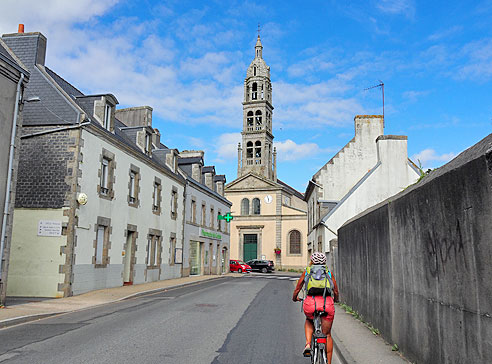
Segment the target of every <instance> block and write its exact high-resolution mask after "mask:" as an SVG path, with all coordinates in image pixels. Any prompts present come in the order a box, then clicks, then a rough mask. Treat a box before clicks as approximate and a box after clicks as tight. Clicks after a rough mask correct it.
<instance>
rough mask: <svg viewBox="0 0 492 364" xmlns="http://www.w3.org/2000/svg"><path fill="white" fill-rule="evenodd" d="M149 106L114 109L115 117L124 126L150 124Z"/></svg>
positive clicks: (150, 113)
mask: <svg viewBox="0 0 492 364" xmlns="http://www.w3.org/2000/svg"><path fill="white" fill-rule="evenodd" d="M153 110H154V109H152V108H151V107H150V106H137V107H127V108H126V109H118V110H116V118H117V119H118V120H119V121H121V122H122V123H123V124H125V125H126V126H150V127H151V126H152V111H153Z"/></svg>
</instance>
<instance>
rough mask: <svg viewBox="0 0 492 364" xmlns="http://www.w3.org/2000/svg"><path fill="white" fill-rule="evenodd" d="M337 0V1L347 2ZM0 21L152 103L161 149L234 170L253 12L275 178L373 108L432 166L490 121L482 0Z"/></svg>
mask: <svg viewBox="0 0 492 364" xmlns="http://www.w3.org/2000/svg"><path fill="white" fill-rule="evenodd" d="M347 3H349V4H348V5H347ZM2 8H3V11H2V13H1V14H0V31H1V32H2V33H11V32H15V31H16V29H17V24H18V23H24V24H25V29H26V32H29V31H40V32H42V33H43V34H45V35H46V36H47V37H48V54H47V60H46V65H47V66H48V67H50V68H52V69H53V70H55V71H56V72H57V73H59V74H60V75H61V76H63V77H64V78H65V79H67V80H68V81H69V82H71V83H72V84H74V85H75V86H76V87H78V88H79V89H81V90H82V91H83V92H85V93H100V92H111V93H113V94H114V95H115V96H116V97H117V98H118V100H119V102H120V105H119V107H129V106H138V105H150V106H152V107H153V108H154V127H157V128H158V129H159V130H160V132H161V133H162V141H163V143H165V144H166V145H167V146H169V147H174V148H178V149H180V150H183V149H203V150H205V152H206V154H205V160H206V164H209V165H210V164H214V165H215V166H216V170H217V172H218V173H221V174H226V176H227V180H228V181H229V182H230V181H232V180H233V179H234V178H236V166H237V142H238V141H239V140H240V134H239V133H240V131H241V128H242V105H241V102H242V96H243V95H242V92H243V81H244V77H245V74H246V69H247V67H248V65H249V63H250V62H251V60H252V59H253V56H254V44H255V41H256V35H257V26H258V23H260V24H261V38H262V43H263V47H264V48H263V57H264V59H265V60H266V62H267V64H268V65H270V67H271V79H272V83H273V105H274V107H275V110H274V114H273V127H274V135H275V143H276V146H277V150H278V176H279V178H280V179H282V180H283V181H285V182H287V183H289V184H291V185H292V186H293V187H295V188H297V189H298V190H300V191H301V192H304V190H305V186H306V184H307V181H308V180H309V179H310V178H311V177H312V175H313V174H314V173H315V172H316V171H317V170H318V169H319V168H320V167H322V166H323V165H324V164H325V163H326V162H327V161H328V160H329V159H330V158H331V157H333V155H334V154H335V153H336V152H337V151H338V150H339V149H340V148H341V147H343V146H344V145H345V144H346V143H347V142H348V141H349V140H350V139H351V138H352V137H353V134H354V130H353V118H354V116H355V115H358V114H378V113H381V93H380V91H379V90H378V89H372V90H368V91H365V90H364V89H365V88H367V87H370V86H372V85H375V84H377V83H378V80H382V81H383V82H384V84H385V121H386V129H385V133H386V134H397V135H407V136H408V153H409V156H410V157H411V158H413V159H414V161H415V162H417V159H418V160H420V161H421V163H422V165H423V166H424V167H425V168H435V167H438V166H440V165H442V164H444V163H446V162H447V161H449V160H450V159H452V158H453V157H454V156H455V155H457V154H458V153H460V152H461V151H463V150H464V149H466V148H468V147H470V146H471V145H473V144H475V143H476V142H478V141H479V140H480V139H482V138H483V137H485V136H486V135H488V134H489V133H491V132H492V88H491V86H492V27H491V26H490V24H491V23H492V1H490V0H487V1H483V0H482V1H480V0H479V1H469V2H467V1H461V2H449V1H438V0H436V1H432V2H429V1H411V0H378V1H375V0H374V1H373V0H366V1H350V2H348V1H335V0H323V1H322V0H306V1H303V2H299V1H290V0H284V1H234V0H231V1H215V0H209V1H187V0H176V1H174V0H172V1H151V0H146V1H129V0H119V1H118V0H108V1H104V2H103V1H99V0H78V1H62V0H46V1H43V2H41V1H28V0H16V1H12V0H3V1H2Z"/></svg>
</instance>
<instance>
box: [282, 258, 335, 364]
mask: <svg viewBox="0 0 492 364" xmlns="http://www.w3.org/2000/svg"><path fill="white" fill-rule="evenodd" d="M312 265H326V255H325V254H323V253H320V252H316V253H314V254H313V255H311V261H310V262H309V266H312ZM306 271H307V268H306ZM306 271H304V272H303V273H302V275H301V278H299V280H298V281H297V285H296V288H295V290H294V294H293V295H292V300H293V301H294V302H297V301H300V299H299V298H298V297H297V296H298V294H299V292H300V291H301V289H302V286H303V285H304V283H305V277H306ZM330 273H331V272H330ZM331 278H332V280H333V287H332V295H331V296H328V295H326V296H325V297H323V295H320V296H309V295H308V296H306V298H305V299H304V303H303V305H302V308H303V310H304V314H305V315H306V322H305V323H304V333H305V335H306V346H305V347H304V351H303V355H304V356H310V355H311V339H312V337H313V331H314V325H313V318H314V316H313V314H314V309H315V307H316V310H317V311H322V312H323V311H324V312H326V315H324V316H322V319H321V330H322V331H323V333H324V334H325V335H326V336H327V338H326V352H327V358H328V364H331V357H332V353H333V340H332V338H331V326H332V325H333V319H334V318H335V306H334V302H338V286H337V283H336V281H335V277H333V275H332V276H331Z"/></svg>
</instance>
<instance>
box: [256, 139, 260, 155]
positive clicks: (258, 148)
mask: <svg viewBox="0 0 492 364" xmlns="http://www.w3.org/2000/svg"><path fill="white" fill-rule="evenodd" d="M255 158H261V142H260V141H259V140H257V141H256V142H255Z"/></svg>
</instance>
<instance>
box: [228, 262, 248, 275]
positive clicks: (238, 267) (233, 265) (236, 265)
mask: <svg viewBox="0 0 492 364" xmlns="http://www.w3.org/2000/svg"><path fill="white" fill-rule="evenodd" d="M229 269H230V271H231V272H238V273H242V272H246V273H249V272H251V267H250V266H249V265H248V264H246V263H244V262H243V261H242V260H230V261H229Z"/></svg>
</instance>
